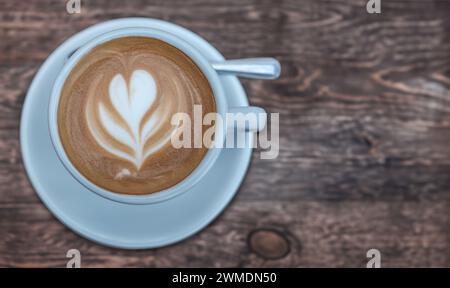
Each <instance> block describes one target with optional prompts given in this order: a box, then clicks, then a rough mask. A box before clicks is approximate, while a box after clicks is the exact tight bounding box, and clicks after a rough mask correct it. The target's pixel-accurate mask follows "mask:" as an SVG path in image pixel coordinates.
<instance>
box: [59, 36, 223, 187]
mask: <svg viewBox="0 0 450 288" xmlns="http://www.w3.org/2000/svg"><path fill="white" fill-rule="evenodd" d="M194 105H202V107H203V112H202V113H203V115H205V114H206V113H209V112H215V103H214V96H213V94H212V90H211V87H210V86H209V83H208V81H207V79H206V78H205V76H204V75H203V74H202V72H201V71H200V69H199V68H198V67H197V66H196V64H195V63H194V62H192V60H191V59H190V58H189V57H187V56H186V55H185V54H184V53H183V52H181V51H180V50H178V49H177V48H175V47H173V46H171V45H169V44H167V43H165V42H162V41H160V40H157V39H152V38H146V37H125V38H120V39H116V40H112V41H110V42H107V43H105V44H102V45H99V46H97V47H96V48H94V49H93V50H92V51H91V52H89V53H88V54H87V55H86V56H84V57H83V58H82V59H81V60H80V61H79V62H78V63H77V65H76V66H75V67H74V68H73V70H72V71H71V72H70V74H69V76H68V77H67V79H66V81H65V83H64V86H63V89H62V92H61V97H60V101H59V105H58V117H57V119H58V131H59V135H60V139H61V142H62V144H63V147H64V150H65V152H66V154H67V156H68V157H69V159H70V161H71V162H72V164H73V165H74V166H75V168H76V169H77V170H78V171H79V172H80V173H81V174H83V175H84V176H85V177H86V178H87V179H88V180H90V181H91V182H93V183H94V184H96V185H98V186H100V187H103V188H105V189H106V190H109V191H112V192H117V193H125V194H149V193H153V192H157V191H161V190H164V189H166V188H169V187H171V186H173V185H175V184H177V183H178V182H180V181H182V180H183V179H184V178H186V177H187V176H188V175H189V174H190V173H191V172H192V171H193V170H194V169H195V168H196V167H197V166H198V165H199V163H200V162H201V160H202V159H203V157H204V155H205V154H206V152H207V148H182V149H176V148H174V147H172V145H171V141H170V139H171V136H172V134H173V133H175V132H176V130H177V129H178V127H175V126H172V125H171V123H170V120H171V117H172V116H173V115H174V114H176V113H179V112H182V113H186V114H188V115H191V116H192V114H193V107H194Z"/></svg>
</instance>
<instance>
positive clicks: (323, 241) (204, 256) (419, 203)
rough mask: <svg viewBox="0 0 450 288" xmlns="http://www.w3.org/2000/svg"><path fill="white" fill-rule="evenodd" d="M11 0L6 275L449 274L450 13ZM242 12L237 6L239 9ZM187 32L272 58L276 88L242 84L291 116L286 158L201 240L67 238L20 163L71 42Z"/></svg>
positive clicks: (0, 63)
mask: <svg viewBox="0 0 450 288" xmlns="http://www.w3.org/2000/svg"><path fill="white" fill-rule="evenodd" d="M81 1H82V13H81V14H74V15H69V14H67V13H66V11H65V3H63V2H64V1H59V0H58V1H57V0H42V1H41V0H40V1H37V0H28V1H13V0H0V51H1V53H0V266H38V267H47V266H57V267H65V265H66V262H67V258H66V257H65V255H66V252H67V250H69V249H71V248H76V249H79V250H80V251H81V258H82V264H81V265H82V266H83V267H94V266H108V267H109V266H122V267H131V266H145V267H166V266H189V267H193V266H208V267H209V266H213V267H261V266H263V267H266V266H267V267H272V266H276V267H286V266H289V267H306V266H351V267H365V265H366V262H367V261H368V259H367V258H366V252H367V250H369V249H371V248H376V249H379V251H380V252H381V265H382V266H384V267H387V266H408V267H410V266H427V267H428V266H449V264H450V246H449V245H450V244H449V240H450V239H449V237H450V227H449V224H450V220H449V217H450V214H449V206H450V200H449V197H450V189H449V188H450V187H449V185H450V184H449V175H450V174H449V171H450V68H449V64H450V59H449V54H450V47H449V42H450V41H449V32H450V31H449V30H450V28H449V25H450V23H449V2H448V1H446V0H444V1H407V0H390V1H385V0H382V1H381V2H382V13H381V14H368V13H367V12H366V1H365V0H353V1H314V0H311V1H298V0H285V1H274V0H267V1H266V0H261V1H257V0H232V1H207V0H190V1H186V0H174V1H172V0H170V1H163V0H159V1H144V0H142V1H123V0H114V1H112V0H101V1H85V0H81ZM225 2H227V3H225ZM128 16H143V17H154V18H160V19H164V20H168V21H172V22H174V23H177V24H180V25H182V26H185V27H187V28H189V29H191V30H193V31H195V32H197V33H198V34H200V35H201V36H203V37H204V38H206V39H207V40H209V41H210V42H211V43H212V44H213V45H214V46H216V47H217V48H218V49H219V50H220V51H221V52H223V54H224V55H225V56H226V57H227V58H241V57H258V56H273V57H277V58H278V59H279V60H280V61H281V63H282V67H283V69H282V77H281V78H280V79H279V80H276V81H259V80H243V83H244V86H245V88H246V90H247V92H248V95H249V98H250V101H251V103H253V104H255V105H261V106H263V107H266V108H267V110H268V111H270V112H279V113H280V125H281V127H280V146H281V147H280V153H279V157H278V158H277V159H274V160H262V159H260V157H259V152H255V153H254V157H253V162H252V164H251V169H250V171H249V173H248V175H247V178H246V180H245V182H244V184H243V185H242V187H241V189H240V191H239V192H238V194H237V197H235V199H234V200H233V202H232V203H231V205H230V206H229V207H228V208H227V209H226V210H225V212H224V213H223V214H221V216H220V217H219V218H218V219H216V220H215V221H214V222H213V223H212V224H211V225H209V226H208V227H207V228H206V229H204V230H203V231H201V232H200V233H198V234H196V235H195V236H193V237H191V238H189V239H187V240H185V241H183V242H181V243H178V244H176V245H172V246H169V247H165V248H160V249H155V250H147V251H125V250H118V249H111V248H105V247H102V246H99V245H96V244H94V243H92V242H90V241H88V240H85V239H83V238H81V237H79V236H77V235H75V234H74V233H73V232H71V231H70V230H68V229H67V228H66V227H64V226H63V225H62V224H61V223H60V222H58V221H57V220H56V219H55V218H54V217H53V216H52V215H51V214H50V212H49V211H48V210H47V209H46V208H45V207H44V205H43V204H42V203H41V202H40V201H39V199H38V198H37V196H36V194H35V192H34V191H33V188H32V187H31V185H30V183H29V181H28V179H27V176H26V174H25V171H24V167H23V165H22V161H21V155H20V148H19V139H18V136H19V117H20V112H21V108H22V103H23V101H24V97H25V94H26V91H27V89H28V86H29V84H30V81H31V80H32V78H33V76H34V74H35V73H36V71H37V69H38V68H39V66H40V64H41V63H42V62H43V61H44V60H45V58H46V57H47V56H48V55H49V53H50V52H51V51H52V50H53V49H55V48H56V47H57V46H58V45H59V44H61V43H62V42H63V41H64V39H66V38H67V37H69V36H70V35H72V34H74V33H76V32H77V31H80V30H81V29H83V28H86V27H88V26H90V25H92V24H95V23H98V22H101V21H104V20H108V19H112V18H119V17H128Z"/></svg>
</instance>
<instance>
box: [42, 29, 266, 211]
mask: <svg viewBox="0 0 450 288" xmlns="http://www.w3.org/2000/svg"><path fill="white" fill-rule="evenodd" d="M128 36H142V37H150V38H156V39H159V40H162V41H164V42H167V43H169V44H171V45H172V46H174V47H176V48H178V49H179V50H181V51H183V52H184V53H185V54H186V55H187V56H189V57H190V58H191V59H192V60H193V61H194V62H195V64H196V65H197V66H198V67H199V68H200V69H201V71H202V72H203V74H204V75H205V77H206V78H207V80H208V82H209V84H210V86H211V89H212V91H213V95H214V99H215V103H216V112H217V113H218V114H220V116H221V117H222V118H223V119H226V113H243V114H248V113H256V114H260V113H265V111H264V110H263V109H262V108H259V107H253V106H244V107H229V105H228V103H227V97H226V95H225V93H224V88H223V87H222V83H221V81H220V79H219V75H218V72H217V71H216V70H215V69H214V68H213V66H212V64H213V63H210V62H209V61H208V60H207V59H206V58H205V57H204V56H203V55H202V54H201V53H200V52H199V51H198V50H197V49H195V48H194V47H193V46H191V45H190V44H189V43H187V42H186V41H184V40H183V39H181V38H180V37H178V36H175V35H172V34H170V33H167V32H165V31H162V30H158V29H152V28H123V29H118V30H113V31H110V32H108V33H105V34H102V35H100V36H98V37H96V38H95V39H93V40H91V41H89V42H88V43H86V44H85V45H83V46H81V47H80V48H79V49H78V50H77V51H75V52H74V53H73V54H72V55H71V56H70V57H69V59H68V60H67V62H66V63H65V65H64V67H63V69H62V70H61V72H60V74H59V75H58V77H57V78H56V80H55V82H54V86H53V89H52V93H51V95H50V102H49V112H48V113H49V115H48V119H49V131H50V137H51V140H52V143H53V146H54V149H55V151H56V153H57V155H58V157H59V159H60V160H61V162H62V164H63V165H64V167H65V168H66V169H67V170H68V171H69V172H70V173H71V175H72V176H73V177H74V178H75V179H76V180H77V181H78V182H80V183H81V184H82V185H84V186H85V187H86V188H88V189H89V190H91V191H93V192H95V193H97V194H98V195H100V196H102V197H105V198H107V199H110V200H113V201H117V202H121V203H127V204H151V203H156V202H160V201H165V200H168V199H170V198H172V197H175V196H177V195H180V194H181V193H183V192H186V191H188V190H189V189H190V188H192V187H193V186H194V185H195V184H196V183H198V181H199V180H201V179H202V178H203V177H204V176H205V175H206V173H207V172H208V171H209V169H211V167H212V166H213V165H214V163H215V161H216V160H217V158H218V156H219V154H220V152H221V149H222V148H210V149H209V150H208V152H207V153H206V155H205V157H204V158H203V159H202V161H201V162H200V164H199V165H198V166H197V167H196V168H195V169H194V171H193V172H192V173H191V174H190V175H189V176H187V177H186V178H185V179H184V180H182V181H181V182H179V183H178V184H176V185H174V186H172V187H170V188H168V189H165V190H162V191H159V192H155V193H152V194H147V195H125V194H118V193H115V192H111V191H108V190H106V189H104V188H101V187H99V186H97V185H96V184H94V183H92V182H91V181H89V180H88V179H87V178H86V177H85V176H83V175H82V174H81V173H80V172H79V171H78V170H77V169H76V168H75V166H74V165H73V164H72V162H71V161H70V159H69V157H68V156H67V154H66V152H65V150H64V147H63V145H62V143H61V139H60V137H59V132H58V125H57V118H58V117H57V110H58V104H59V98H60V95H61V90H62V87H63V85H64V82H65V80H66V78H67V77H68V75H69V74H70V72H71V71H72V69H73V67H74V66H75V65H76V64H77V63H78V62H79V61H80V60H81V59H82V58H83V57H84V56H85V55H86V54H87V53H89V52H90V51H91V50H92V49H93V48H95V47H96V46H98V45H100V44H102V43H105V42H107V41H110V40H113V39H117V38H122V37H128ZM257 118H259V117H257ZM264 119H265V118H264ZM226 125H227V124H226V122H225V123H224V125H216V131H215V132H216V139H225V136H226V133H225V131H227V130H229V129H234V127H226ZM264 126H265V120H264V121H259V122H257V123H255V124H254V125H251V126H249V127H247V130H248V133H252V132H255V131H259V130H261V129H263V128H264Z"/></svg>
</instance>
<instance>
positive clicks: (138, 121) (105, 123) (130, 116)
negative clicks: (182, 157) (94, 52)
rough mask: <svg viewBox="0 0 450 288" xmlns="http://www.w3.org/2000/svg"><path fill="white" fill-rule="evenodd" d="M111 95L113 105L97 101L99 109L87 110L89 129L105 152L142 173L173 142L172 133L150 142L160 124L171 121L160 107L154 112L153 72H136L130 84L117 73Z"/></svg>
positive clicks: (154, 85) (110, 85)
mask: <svg viewBox="0 0 450 288" xmlns="http://www.w3.org/2000/svg"><path fill="white" fill-rule="evenodd" d="M108 92H109V99H108V100H109V101H110V103H105V102H102V101H99V102H93V103H92V105H95V106H96V107H93V108H92V109H89V110H87V115H86V117H87V123H88V126H89V130H90V132H91V134H92V136H93V137H94V139H95V140H96V142H97V143H98V144H99V145H100V146H101V147H102V148H103V149H105V150H106V151H107V152H109V153H110V154H112V155H114V156H116V157H118V158H121V159H124V160H127V161H129V162H130V163H132V164H133V165H134V166H135V168H136V169H137V170H139V169H140V168H141V166H142V164H143V163H144V161H145V159H146V158H147V157H148V156H149V155H151V154H152V153H154V152H156V151H157V150H159V149H160V148H161V147H163V146H164V145H165V144H166V143H167V142H168V141H170V135H171V133H170V132H171V131H169V133H165V135H163V136H162V137H160V138H158V139H157V140H153V141H151V143H148V139H149V138H150V137H151V136H152V135H153V134H154V132H155V131H156V128H157V127H158V125H160V123H161V122H162V121H164V120H167V119H163V118H165V117H163V116H164V115H162V113H159V111H158V109H157V108H158V107H156V109H152V108H155V107H152V106H153V105H155V102H156V99H157V92H158V91H157V85H156V83H155V80H154V78H153V77H152V75H151V74H150V73H148V72H147V71H145V70H135V71H133V73H132V74H131V77H130V80H129V85H127V82H126V81H125V78H124V77H123V75H122V74H116V75H115V76H114V77H113V78H112V80H111V82H110V84H109V90H108ZM91 114H94V115H91ZM92 119H97V121H93V120H92Z"/></svg>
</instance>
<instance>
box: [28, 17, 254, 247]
mask: <svg viewBox="0 0 450 288" xmlns="http://www.w3.org/2000/svg"><path fill="white" fill-rule="evenodd" d="M124 27H151V28H158V29H161V30H165V31H167V32H170V33H173V34H175V35H179V34H180V33H182V34H183V36H182V37H183V38H184V39H185V40H187V41H188V42H190V43H191V44H193V46H195V47H196V48H197V49H198V50H199V51H200V52H202V53H203V54H204V55H205V56H206V58H208V59H210V60H223V56H222V55H221V54H220V53H219V52H218V51H217V50H216V49H215V48H214V47H212V46H211V45H210V44H208V42H206V41H205V40H204V39H202V38H200V37H199V36H198V35H196V34H194V33H192V32H190V31H188V30H186V29H184V28H182V27H179V26H177V25H174V24H170V23H167V22H164V21H159V20H154V19H142V18H127V19H119V20H112V21H108V22H104V23H101V24H98V25H95V26H92V27H90V28H88V29H86V30H83V31H81V32H80V33H78V34H76V35H74V36H73V37H71V38H70V39H68V40H67V41H65V42H64V43H63V44H62V45H61V46H60V47H58V48H57V49H56V50H55V51H54V52H53V53H52V54H51V55H50V56H49V57H48V59H47V60H46V61H45V62H44V64H43V65H42V67H41V68H40V69H39V71H38V73H37V74H36V76H35V77H34V79H33V82H32V83H31V86H30V88H29V91H28V94H27V96H26V99H25V103H24V106H23V110H22V119H21V125H20V143H21V149H22V157H23V161H24V164H25V168H26V171H27V173H28V176H29V179H30V181H31V183H32V185H33V186H34V188H35V190H36V192H37V194H38V195H39V197H40V198H41V200H42V201H43V202H44V204H45V205H46V206H47V207H48V209H49V210H50V211H51V212H52V213H53V214H54V215H55V216H56V217H57V218H58V219H59V220H60V221H61V222H62V223H64V224H65V225H66V226H67V227H69V228H70V229H72V230H73V231H74V232H76V233H78V234H80V235H81V236H83V237H85V238H88V239H90V240H92V241H95V242H97V243H100V244H104V245H107V246H112V247H118V248H127V249H145V248H154V247H160V246H164V245H168V244H172V243H174V242H177V241H180V240H183V239H185V238H186V237H189V236H191V235H193V234H194V233H196V232H198V231H199V230H200V229H202V228H204V227H205V226H206V225H208V223H210V222H211V221H212V220H213V219H214V218H215V217H217V215H219V213H220V212H221V211H222V210H223V209H224V208H225V206H226V205H227V204H228V203H229V202H230V200H231V199H232V198H233V196H234V194H235V193H236V191H237V190H238V188H239V186H240V184H241V182H242V180H243V178H244V176H245V174H246V171H247V168H248V166H249V164H250V158H251V152H252V149H250V148H246V149H224V150H223V151H222V152H221V155H220V156H219V159H218V160H217V162H216V164H215V166H214V167H213V168H212V169H211V171H209V172H208V174H207V175H206V177H205V179H203V180H201V181H200V182H199V183H198V184H197V185H196V186H195V187H194V188H192V189H191V190H190V191H187V192H186V193H183V194H182V195H180V196H178V197H175V198H173V199H170V200H168V201H165V202H160V203H156V204H149V205H129V204H121V203H117V202H113V201H111V200H107V199H105V198H103V197H100V196H98V195H97V194H95V193H93V192H91V191H89V190H87V189H86V188H85V187H84V186H82V185H81V184H80V183H78V182H77V181H76V180H75V179H74V178H72V176H71V175H70V174H69V173H68V172H67V170H66V169H65V168H64V167H63V165H62V164H61V162H60V161H59V160H58V157H57V155H56V153H55V151H54V150H53V147H52V144H51V142H50V136H49V131H48V122H47V109H48V98H49V95H50V90H51V87H52V83H53V81H54V80H55V77H56V75H57V74H58V72H59V71H60V69H61V68H62V66H63V64H64V61H65V59H66V58H67V56H68V55H69V54H70V53H72V52H73V51H74V50H75V49H76V48H78V47H79V46H81V45H83V44H84V43H85V42H87V41H88V40H90V39H92V38H93V37H95V36H96V35H98V34H101V33H105V32H106V31H109V30H110V29H112V28H124ZM221 80H222V81H223V86H224V88H225V92H226V95H227V97H228V102H229V104H230V106H246V105H248V101H247V97H246V94H245V92H244V90H243V88H242V86H241V84H240V82H239V81H238V80H237V78H236V77H234V76H221ZM249 137H250V138H253V135H251V134H250V135H249ZM249 140H250V142H249V143H252V142H251V141H252V140H253V139H249Z"/></svg>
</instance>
